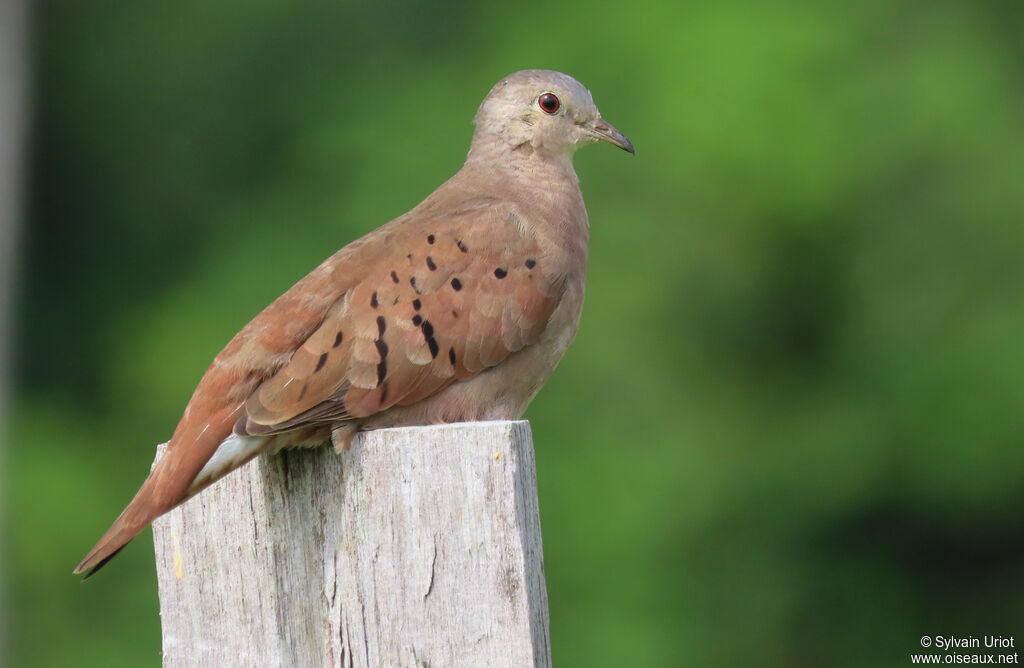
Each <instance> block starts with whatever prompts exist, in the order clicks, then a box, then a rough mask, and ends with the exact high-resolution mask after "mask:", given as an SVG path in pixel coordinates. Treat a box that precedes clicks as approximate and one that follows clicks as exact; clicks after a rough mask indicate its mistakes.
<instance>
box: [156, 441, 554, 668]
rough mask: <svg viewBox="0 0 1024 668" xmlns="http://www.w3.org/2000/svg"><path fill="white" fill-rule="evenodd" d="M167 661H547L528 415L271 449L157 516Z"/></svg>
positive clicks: (361, 663)
mask: <svg viewBox="0 0 1024 668" xmlns="http://www.w3.org/2000/svg"><path fill="white" fill-rule="evenodd" d="M153 536H154V542H155V546H156V559H157V575H158V579H159V585H160V616H161V620H162V625H163V656H164V666H234V665H238V666H242V665H244V666H344V667H346V668H348V667H361V666H549V665H550V663H551V650H550V645H549V635H548V603H547V592H546V589H545V584H544V560H543V553H542V549H541V534H540V515H539V511H538V506H537V481H536V467H535V463H534V454H533V442H532V439H531V435H530V426H529V423H528V422H525V421H518V422H479V423H462V424H452V425H440V426H433V427H408V428H401V429H384V430H379V431H373V432H367V433H365V434H360V435H359V436H357V437H356V439H355V440H354V441H353V443H352V445H351V446H350V447H349V449H348V450H347V451H346V452H345V453H344V454H343V455H341V456H338V455H337V454H336V453H335V452H334V450H333V449H332V448H329V447H324V448H317V449H314V450H286V451H283V452H281V453H280V454H277V455H270V456H261V457H259V458H258V459H257V460H255V461H254V462H251V463H250V464H248V465H246V466H244V467H242V468H241V469H239V470H237V471H235V472H233V473H232V474H231V475H229V476H226V477H225V478H224V479H222V480H220V481H219V482H217V483H216V484H215V485H213V486H211V487H210V488H209V489H207V490H206V491H204V492H203V493H201V494H200V495H199V496H197V497H195V498H193V499H192V500H190V501H189V502H188V503H186V504H184V505H182V506H180V507H178V508H176V509H175V510H173V511H172V512H170V513H168V514H167V515H165V516H164V517H162V518H160V519H159V520H157V521H156V522H154V523H153Z"/></svg>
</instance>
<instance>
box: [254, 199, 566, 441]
mask: <svg viewBox="0 0 1024 668" xmlns="http://www.w3.org/2000/svg"><path fill="white" fill-rule="evenodd" d="M367 241H370V240H367ZM373 241H375V243H369V244H367V247H366V248H364V249H362V250H361V252H359V253H357V254H356V256H357V257H358V260H356V258H352V260H356V262H353V261H344V260H342V261H339V262H338V264H337V266H336V267H335V268H334V271H335V273H336V274H337V276H336V280H335V284H336V285H342V284H343V285H345V286H346V288H345V291H344V292H343V293H342V294H341V295H340V296H339V297H338V298H337V299H336V301H335V302H334V303H333V304H332V305H331V306H330V308H329V309H328V310H327V313H326V316H325V317H324V319H323V322H322V323H321V324H320V326H319V327H318V328H317V329H316V330H315V331H313V332H312V334H311V335H310V336H309V337H308V338H307V339H306V340H305V341H304V342H303V343H302V344H301V345H300V346H299V347H298V348H297V349H296V350H295V353H294V355H292V357H291V359H290V361H289V362H288V363H287V364H285V365H284V366H283V367H281V368H280V369H279V370H277V371H276V373H274V374H273V375H272V376H270V377H268V378H267V379H266V380H264V381H263V382H262V383H261V384H260V385H259V386H258V387H257V388H256V389H255V391H253V392H252V394H251V395H249V397H248V399H247V400H246V402H245V413H246V416H245V417H244V418H242V420H240V422H239V424H238V425H237V426H236V431H239V432H240V433H243V434H251V435H257V434H272V433H279V432H282V431H286V430H292V429H298V428H302V427H307V426H312V425H316V424H324V423H328V422H337V421H341V420H346V419H351V418H361V417H366V416H369V415H373V414H375V413H378V412H380V411H383V410H386V409H387V408H389V407H391V406H395V405H401V406H405V405H409V404H413V403H415V402H417V401H420V400H422V399H424V398H426V397H429V396H430V395H432V394H434V393H435V392H437V391H439V390H440V389H442V388H444V387H445V386H447V385H448V384H449V383H451V382H453V381H456V380H465V379H467V378H471V377H472V376H475V375H476V374H478V373H480V372H481V371H483V370H484V369H486V368H488V367H492V366H494V365H496V364H498V363H500V362H501V361H502V360H504V359H505V358H506V357H508V356H509V355H510V354H511V353H514V352H516V351H518V350H521V349H522V348H523V347H525V346H527V345H530V344H532V343H535V342H536V341H537V340H538V338H539V337H540V335H541V332H542V331H543V330H544V327H545V326H546V325H547V322H548V319H549V317H550V315H551V313H552V311H553V310H554V308H555V306H556V304H557V301H558V297H559V295H560V293H561V290H562V289H563V286H564V283H563V281H561V280H560V277H559V276H557V275H555V274H554V273H553V272H549V271H546V268H545V267H543V266H541V264H540V263H541V259H540V257H541V247H540V245H539V243H538V241H537V239H536V238H534V237H533V235H532V234H530V233H529V226H528V225H525V224H524V223H523V221H522V220H521V219H520V218H519V217H518V215H517V214H516V211H515V209H514V208H513V207H511V206H510V205H507V204H500V203H495V202H493V201H482V202H477V203H476V204H475V205H472V206H467V207H466V208H465V209H464V210H462V211H459V212H456V213H453V214H447V215H443V216H431V217H426V218H419V219H408V220H402V219H399V221H396V224H394V225H390V226H388V227H386V228H383V229H381V230H379V231H378V234H377V235H376V239H374V240H373ZM353 264H357V265H358V266H352V265H353Z"/></svg>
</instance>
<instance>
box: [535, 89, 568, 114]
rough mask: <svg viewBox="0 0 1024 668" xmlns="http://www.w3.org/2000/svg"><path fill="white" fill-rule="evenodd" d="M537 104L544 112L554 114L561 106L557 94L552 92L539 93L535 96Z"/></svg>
mask: <svg viewBox="0 0 1024 668" xmlns="http://www.w3.org/2000/svg"><path fill="white" fill-rule="evenodd" d="M537 106H538V107H540V108H541V109H542V110H543V111H544V113H546V114H551V115H552V116H554V115H555V114H557V113H558V110H559V109H561V108H562V101H561V100H559V99H558V96H557V95H555V94H554V93H541V94H540V97H538V98H537Z"/></svg>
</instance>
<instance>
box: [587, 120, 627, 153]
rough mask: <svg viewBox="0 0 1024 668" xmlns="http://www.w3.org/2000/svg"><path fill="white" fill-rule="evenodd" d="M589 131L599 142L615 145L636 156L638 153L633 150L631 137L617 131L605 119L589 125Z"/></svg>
mask: <svg viewBox="0 0 1024 668" xmlns="http://www.w3.org/2000/svg"><path fill="white" fill-rule="evenodd" d="M587 129H588V130H590V132H591V134H593V135H594V136H595V137H597V138H598V140H600V141H606V142H608V143H609V144H615V145H616V146H618V147H619V148H621V149H622V150H623V151H628V152H629V153H632V154H633V155H636V151H634V150H633V142H631V141H629V137H627V136H626V135H624V134H622V133H621V132H619V131H618V130H616V129H615V126H613V125H612V124H611V123H609V122H608V121H606V120H604V119H603V118H598V119H597V120H595V121H592V122H591V123H588V124H587Z"/></svg>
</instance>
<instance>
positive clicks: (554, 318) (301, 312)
mask: <svg viewBox="0 0 1024 668" xmlns="http://www.w3.org/2000/svg"><path fill="white" fill-rule="evenodd" d="M474 123H475V126H476V130H475V132H474V134H473V141H472V144H471V146H470V150H469V154H468V156H467V159H466V163H465V165H464V166H463V167H462V169H460V170H459V172H458V173H456V174H455V175H454V176H453V177H452V178H451V179H449V180H448V181H447V182H445V183H444V184H443V185H441V186H440V187H439V188H438V189H437V190H435V191H434V192H433V193H432V194H431V195H430V196H429V197H427V198H426V199H425V200H424V201H423V202H422V203H420V204H419V205H418V206H416V207H415V208H414V209H412V210H411V211H409V212H408V213H406V214H405V215H403V216H400V217H398V218H396V219H395V220H393V221H391V222H389V223H387V224H386V225H384V226H382V227H380V228H378V229H376V230H374V231H373V232H370V233H369V234H367V235H366V236H364V237H362V238H361V239H358V240H357V241H354V242H352V243H351V244H349V245H348V246H345V247H344V248H342V249H341V250H339V251H338V252H337V253H335V254H334V255H332V256H331V257H330V258H328V259H327V260H326V261H324V262H323V264H321V265H320V266H319V267H317V268H316V269H314V270H313V271H312V272H311V273H310V274H309V275H307V276H306V277H305V278H303V279H302V280H300V281H299V282H298V283H296V284H295V285H294V286H293V287H292V288H291V289H290V290H288V292H286V293H285V294H284V295H282V296H281V297H280V298H278V299H277V300H276V301H274V302H273V303H272V304H270V305H269V306H268V307H267V308H266V309H264V310H263V311H262V312H261V313H260V314H259V315H258V316H256V317H255V318H254V319H253V320H252V321H251V322H250V323H249V324H248V325H246V326H245V327H244V328H243V329H242V330H241V331H240V332H239V333H238V334H236V335H235V337H234V338H233V339H232V340H231V341H230V342H229V343H228V345H227V346H226V347H225V348H224V350H222V351H221V352H220V354H218V355H217V357H216V358H215V359H214V361H213V363H212V364H211V365H210V367H209V369H208V370H207V371H206V373H205V374H204V375H203V378H202V380H201V381H200V382H199V386H198V387H197V388H196V390H195V392H194V394H193V395H192V398H191V400H190V401H189V403H188V405H187V407H186V408H185V412H184V415H183V416H182V418H181V421H180V422H179V423H178V426H177V428H176V429H175V430H174V434H173V436H172V437H171V440H170V442H169V443H168V446H167V449H166V452H165V454H164V456H163V457H162V458H161V459H160V461H159V462H158V463H157V464H156V466H155V467H154V468H153V470H152V472H151V474H150V475H149V477H148V478H147V479H146V481H145V482H144V483H143V485H142V488H141V489H140V490H139V492H138V493H137V494H136V496H135V498H134V499H133V500H132V502H131V503H130V504H129V505H128V507H127V508H126V509H125V510H124V512H122V513H121V515H120V517H118V518H117V520H116V521H115V522H114V524H113V526H111V527H110V529H109V530H108V531H107V532H106V534H104V535H103V537H102V538H100V540H99V542H98V543H97V544H96V546H95V547H93V549H92V550H91V551H90V552H89V554H88V555H87V556H86V557H85V559H83V560H82V562H81V563H80V564H79V565H78V567H77V568H76V569H75V573H82V572H88V573H87V575H86V577H88V576H89V575H92V574H93V573H94V572H95V571H96V570H97V569H99V568H100V567H102V566H103V565H104V564H105V563H106V562H107V561H109V560H110V559H111V558H112V557H113V556H114V555H115V554H116V553H117V552H118V551H119V550H120V549H121V548H122V547H124V545H125V544H127V542H128V541H130V540H131V539H132V538H133V537H135V536H136V535H137V534H138V533H139V532H140V531H142V530H143V529H144V528H145V527H146V526H147V525H148V524H149V523H150V522H152V521H153V520H154V519H155V518H157V517H158V516H160V515H161V514H163V513H165V512H167V511H168V510H170V509H171V508H173V507H174V506H176V505H178V504H180V503H182V502H183V501H185V500H186V499H188V498H189V497H191V496H193V495H195V494H197V493H198V492H199V491H201V490H202V489H203V488H204V487H206V486H207V485H209V484H211V483H212V482H214V481H216V480H217V479H219V478H220V477H222V476H224V475H225V474H227V473H228V472H230V471H232V470H233V469H235V468H237V467H239V466H241V465H243V464H245V463H246V462H248V461H249V460H250V459H252V458H253V457H255V456H256V455H258V454H260V453H261V452H264V451H267V450H270V449H277V448H280V447H291V446H300V445H309V444H319V443H323V442H325V441H327V440H328V439H330V440H332V441H333V443H334V446H335V448H337V449H339V450H340V449H343V448H344V447H346V445H347V444H348V443H349V441H350V440H351V439H352V437H353V436H354V435H355V433H356V432H357V431H360V430H368V429H379V428H383V427H392V426H399V425H424V424H436V423H445V422H460V421H471V420H505V419H516V418H518V417H520V416H521V415H522V414H523V412H524V411H525V410H526V407H527V405H528V404H529V403H530V401H531V400H532V399H533V397H534V396H535V395H536V394H537V392H538V391H539V390H540V388H541V386H543V385H544V383H545V382H546V381H547V379H548V378H549V377H550V375H551V373H552V371H554V369H555V366H556V365H557V364H558V361H559V360H560V359H561V357H562V355H563V354H564V353H565V351H566V349H567V348H568V347H569V344H570V343H571V342H572V340H573V337H574V336H575V334H576V330H577V327H578V325H579V321H580V314H581V312H582V308H583V291H584V279H585V275H586V263H587V242H588V230H589V223H588V220H587V212H586V208H585V207H584V204H583V197H582V195H581V193H580V189H579V185H578V179H577V177H576V173H575V171H574V170H573V166H572V156H573V153H574V152H575V151H576V149H577V148H579V147H580V146H582V145H584V144H589V143H592V142H596V141H607V142H610V143H612V144H614V145H616V146H618V147H620V148H622V149H624V150H626V151H629V152H630V153H632V152H633V146H632V144H631V143H630V141H629V140H628V139H627V138H626V137H625V136H624V135H623V134H622V133H620V132H619V131H618V130H616V129H615V128H614V127H612V126H611V125H610V124H608V123H607V122H605V121H604V120H603V119H602V118H601V115H600V113H599V112H598V110H597V107H596V106H595V105H594V102H593V99H592V98H591V95H590V93H589V92H588V91H587V90H586V89H585V88H584V87H583V86H582V85H581V84H580V83H579V82H577V81H576V80H575V79H573V78H572V77H569V76H567V75H565V74H561V73H559V72H553V71H548V70H525V71H521V72H516V73H514V74H511V75H509V76H507V77H505V78H504V79H502V80H501V81H499V82H498V83H497V84H496V85H495V86H494V88H492V89H491V91H490V93H489V94H488V95H487V97H486V98H485V99H484V101H483V103H482V104H481V105H480V108H479V110H478V111H477V114H476V116H475V117H474Z"/></svg>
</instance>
